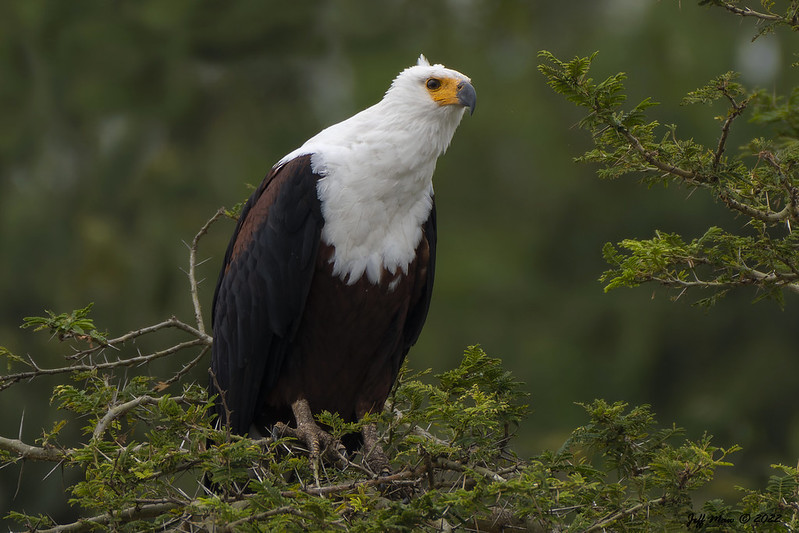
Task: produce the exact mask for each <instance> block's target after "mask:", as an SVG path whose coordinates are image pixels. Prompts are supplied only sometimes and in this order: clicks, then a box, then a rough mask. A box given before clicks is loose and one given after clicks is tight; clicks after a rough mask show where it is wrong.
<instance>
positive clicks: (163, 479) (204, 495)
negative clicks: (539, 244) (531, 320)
mask: <svg viewBox="0 0 799 533" xmlns="http://www.w3.org/2000/svg"><path fill="white" fill-rule="evenodd" d="M176 323H180V321H178V320H177V319H174V318H173V319H170V320H167V321H165V322H163V323H161V324H159V325H157V326H159V327H148V328H141V329H140V330H137V331H136V332H131V334H133V333H137V332H144V333H142V334H147V333H148V332H153V331H157V330H158V329H160V328H161V327H172V326H170V325H169V324H171V325H174V324H176ZM26 324H35V325H36V327H37V328H39V329H43V330H46V331H50V332H52V333H54V334H55V335H56V336H57V337H58V338H60V339H62V340H63V342H68V343H71V344H72V347H73V350H70V352H69V355H68V356H66V359H67V361H66V363H67V364H65V366H64V367H62V368H60V369H58V370H60V371H61V372H59V373H60V374H62V375H63V378H64V379H63V382H62V383H60V384H58V385H56V386H55V388H54V390H53V394H52V398H51V402H52V404H53V405H54V406H55V407H56V408H58V409H59V410H61V411H65V412H71V413H74V414H75V415H77V417H71V418H70V417H68V416H65V418H64V420H62V421H60V422H58V423H56V424H55V425H54V426H53V427H52V428H51V429H49V430H44V431H43V432H42V437H41V439H39V441H37V442H36V443H35V444H29V443H24V442H22V441H20V440H17V439H12V438H8V437H5V436H3V437H0V462H1V463H2V465H3V466H5V467H9V466H11V465H15V464H18V465H20V466H21V465H22V463H24V462H25V461H44V462H50V463H53V464H54V465H55V464H59V465H62V468H64V469H78V470H79V471H80V472H81V473H82V479H80V480H79V481H77V482H75V483H74V484H72V485H71V486H69V487H67V491H66V496H65V497H66V498H68V499H69V503H70V505H71V506H72V507H73V508H74V509H75V511H76V513H77V514H78V515H79V516H80V517H81V518H79V519H76V520H75V521H73V522H70V523H62V524H55V523H53V521H52V520H51V519H50V518H49V517H48V516H47V515H46V514H39V515H29V514H25V513H24V512H22V511H21V510H11V511H10V512H9V513H8V515H7V516H6V518H7V519H12V520H14V521H15V522H16V523H17V524H18V525H19V526H21V527H23V528H25V529H27V530H28V531H40V532H44V531H53V532H55V531H90V530H103V531H163V530H176V531H177V530H180V531H265V530H281V531H321V530H325V531H329V530H347V531H349V530H352V531H387V530H392V531H410V530H428V531H441V530H450V529H456V530H475V531H501V530H503V528H513V530H526V531H566V530H570V531H659V530H663V529H675V528H676V529H679V528H682V527H685V526H686V525H687V524H688V523H689V521H690V519H691V517H692V516H698V515H697V513H700V512H701V513H711V514H712V513H715V514H713V516H723V517H725V519H727V520H730V521H736V522H735V523H736V524H738V525H740V528H741V529H740V530H742V531H750V530H752V529H751V528H750V529H747V527H748V526H745V525H741V523H742V522H740V521H741V520H742V518H741V517H745V516H773V517H778V522H776V523H766V524H758V527H757V528H756V529H754V530H756V531H784V530H786V528H787V529H789V530H792V529H796V528H797V527H799V495H797V489H798V488H799V472H797V469H796V468H792V467H788V466H784V465H776V466H775V469H776V473H775V474H774V475H772V476H771V478H770V481H769V483H768V485H767V487H766V488H765V490H761V491H745V492H744V495H743V497H742V498H741V500H740V501H738V502H734V503H732V504H728V503H725V502H723V501H721V500H711V501H708V502H705V503H704V504H699V505H698V506H697V507H698V508H696V509H695V506H696V504H695V503H694V502H693V501H692V496H693V495H694V494H695V492H696V490H697V489H699V488H702V487H706V486H707V485H708V484H709V483H710V482H711V481H712V480H713V478H714V475H715V472H716V470H717V469H718V468H720V467H731V466H732V464H731V463H730V462H729V457H728V456H729V455H730V454H732V453H733V452H735V451H737V450H738V447H737V446H730V447H727V448H723V447H719V446H717V445H715V444H713V443H712V439H711V438H710V437H709V436H707V435H704V436H702V437H700V438H699V439H685V438H684V435H683V432H682V430H680V429H679V428H677V427H675V426H672V427H665V428H660V427H658V425H657V422H656V420H655V416H654V414H653V413H652V412H651V410H650V409H649V408H648V407H647V406H639V407H634V408H630V407H629V406H627V405H626V404H624V403H622V402H618V403H612V404H611V403H608V402H606V401H604V400H596V401H594V402H591V403H590V404H585V405H582V408H583V409H584V410H585V413H586V422H585V424H584V425H582V426H580V427H578V428H576V429H575V430H574V431H573V432H572V434H571V436H570V437H569V438H568V439H567V440H566V441H565V442H564V443H563V445H562V446H561V447H560V449H558V450H548V451H543V452H542V453H541V454H539V455H538V456H535V457H531V458H526V459H523V458H520V457H517V456H516V455H515V454H514V453H513V439H514V428H516V427H517V426H518V425H519V424H520V423H522V421H523V420H524V418H525V417H526V416H527V415H528V414H529V411H528V406H527V404H526V402H527V400H528V398H527V396H526V394H524V393H523V392H522V390H521V387H520V385H521V384H520V383H517V382H516V381H515V380H514V378H513V376H512V375H511V374H510V373H509V372H508V371H506V370H505V369H504V368H503V367H502V364H501V362H500V361H499V360H498V359H495V358H492V357H490V356H488V355H487V354H486V353H485V352H484V351H483V350H482V349H481V348H480V347H478V346H472V347H469V348H468V349H467V350H466V351H465V352H464V355H463V358H462V361H461V363H460V365H459V366H458V367H457V368H455V369H452V370H450V371H447V372H444V373H443V374H440V375H436V376H430V375H429V372H427V371H426V372H416V373H414V372H412V371H410V370H409V369H407V368H405V369H403V372H402V375H401V377H400V379H399V382H398V385H397V386H396V387H395V389H394V390H393V392H392V395H391V396H390V398H389V401H388V402H387V406H386V409H385V410H384V411H383V412H381V413H378V414H375V415H372V416H370V417H369V418H368V420H366V421H361V422H360V423H358V424H346V423H344V422H342V421H341V419H340V418H338V417H337V416H336V415H334V414H331V413H322V414H321V415H320V416H319V420H320V422H323V423H325V424H327V425H328V426H329V427H330V428H331V433H332V434H333V435H334V436H337V437H339V436H341V435H342V434H344V433H346V432H349V431H353V430H357V429H358V428H359V426H360V425H361V424H362V423H364V422H376V423H377V424H378V427H379V428H380V434H381V437H382V439H383V443H384V448H385V450H386V452H387V454H388V456H389V457H390V458H391V462H392V467H393V472H394V473H393V474H391V475H388V476H375V475H374V474H372V473H371V472H370V471H369V470H368V467H367V466H366V464H365V462H364V461H363V460H362V457H361V456H360V453H358V454H356V455H355V456H354V457H350V458H349V459H348V461H347V463H346V464H338V465H332V464H327V463H323V464H322V468H321V470H320V471H319V472H316V473H315V469H314V468H313V465H312V464H311V462H310V460H309V457H308V454H307V452H306V451H305V450H304V449H303V448H302V447H301V446H300V445H299V444H298V443H296V442H293V441H291V440H290V439H285V438H275V437H274V436H268V437H265V438H261V439H258V440H253V439H250V438H245V437H239V436H236V435H231V434H230V433H228V432H227V431H225V430H224V429H219V428H218V427H216V425H215V424H214V422H213V420H212V419H211V417H209V416H208V398H207V396H206V390H205V388H204V387H201V386H198V385H197V384H196V383H192V382H184V380H185V375H186V373H185V368H186V366H185V365H184V366H183V368H181V370H180V371H178V372H176V373H175V374H174V375H172V376H170V377H168V379H166V377H165V376H161V377H159V376H155V375H146V374H141V375H137V376H135V377H130V375H129V370H128V366H129V365H128V364H126V363H127V362H130V361H133V362H134V363H133V364H138V363H140V358H142V357H148V356H150V355H152V354H139V353H138V352H136V351H135V349H132V347H131V346H129V345H127V344H126V343H125V342H124V341H121V342H120V341H118V340H117V339H110V338H109V337H108V336H107V334H105V333H101V332H100V330H99V329H98V328H97V327H95V325H94V322H93V320H92V319H91V318H90V317H89V316H88V308H84V309H79V310H77V311H74V312H72V313H63V314H55V313H48V316H47V317H38V318H32V319H27V320H26ZM164 324H167V325H164ZM180 324H182V325H181V326H177V327H179V329H181V330H183V331H185V332H187V333H188V334H191V335H194V336H196V337H197V338H198V339H205V337H203V336H202V334H201V332H199V331H197V330H194V329H193V328H191V327H190V326H188V325H186V324H183V323H180ZM131 334H127V335H123V336H122V337H119V338H122V339H129V338H131V337H130V335H131ZM134 337H135V335H134ZM119 338H118V339H119ZM100 339H103V340H100ZM178 345H179V346H182V347H181V348H179V349H177V350H174V351H171V352H170V349H171V348H172V347H167V348H164V349H163V350H158V351H156V352H153V353H155V354H160V353H164V352H170V354H169V355H168V357H181V356H183V357H185V356H186V354H187V353H188V354H189V355H192V354H193V353H194V352H199V355H200V358H199V359H198V358H197V356H195V357H194V359H193V360H192V361H202V356H203V355H204V353H205V351H206V348H207V344H202V345H201V347H198V346H194V345H189V346H187V345H186V343H185V342H184V343H178ZM111 349H116V351H117V359H116V360H115V361H107V358H108V357H107V354H106V355H105V356H103V357H100V354H101V353H103V352H105V351H109V350H111ZM131 351H132V352H133V353H134V355H127V354H128V352H131ZM3 354H4V355H5V357H6V359H7V362H8V365H9V366H8V372H7V373H6V374H5V375H3V376H0V380H2V381H3V383H5V384H7V385H8V386H26V385H27V381H29V380H33V379H36V378H38V377H40V376H41V375H47V373H49V370H48V369H44V368H41V367H40V366H39V365H36V364H35V363H33V361H32V360H30V361H28V362H26V361H25V360H24V359H22V358H20V357H17V356H14V355H13V354H12V353H11V351H10V350H7V349H6V350H4V351H3ZM76 354H78V355H77V356H76ZM101 360H102V361H103V362H100V361H101ZM109 362H116V363H117V364H116V365H115V366H110V367H109V366H103V365H107V364H108V363H109ZM190 364H195V363H190ZM19 365H27V366H28V367H29V368H28V369H25V370H21V371H18V370H17V369H16V367H18V366H19ZM87 366H88V367H94V368H90V369H88V370H87V369H86V367H87ZM50 370H52V369H50ZM26 372H27V374H25V380H27V381H23V380H21V379H18V376H19V375H20V374H21V373H26ZM31 373H33V374H31ZM67 377H68V379H67ZM75 423H79V424H81V425H82V426H81V428H80V435H81V436H80V437H79V438H77V439H67V438H65V437H63V435H64V434H65V433H64V432H63V430H64V428H65V427H66V426H67V425H69V424H75ZM317 475H318V476H319V477H318V478H317V477H316V476H317ZM203 476H208V479H209V480H210V481H211V482H212V483H213V486H214V490H213V491H210V490H207V489H206V488H205V487H204V485H203V483H202V479H203ZM692 513H693V514H692ZM725 527H727V526H725ZM730 527H732V529H735V526H730ZM730 527H727V529H728V530H729V528H730ZM709 530H712V529H709Z"/></svg>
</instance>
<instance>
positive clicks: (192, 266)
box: [0, 208, 226, 391]
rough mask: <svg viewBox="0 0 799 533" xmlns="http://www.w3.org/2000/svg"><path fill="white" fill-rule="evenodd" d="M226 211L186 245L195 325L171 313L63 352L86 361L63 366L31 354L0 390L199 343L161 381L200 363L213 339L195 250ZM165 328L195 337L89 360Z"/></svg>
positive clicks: (1, 381)
mask: <svg viewBox="0 0 799 533" xmlns="http://www.w3.org/2000/svg"><path fill="white" fill-rule="evenodd" d="M225 214H226V210H225V209H224V208H221V209H219V210H218V211H217V212H216V213H214V215H213V216H212V217H211V218H209V219H208V220H207V221H206V222H205V224H204V225H203V227H202V228H201V229H200V231H198V232H197V234H196V235H195V236H194V238H193V239H192V242H191V245H189V246H188V248H189V270H188V277H189V284H190V292H191V298H192V304H193V307H194V319H195V324H196V325H195V326H192V325H189V324H187V323H186V322H183V321H182V320H179V319H178V318H177V317H174V316H173V317H171V318H169V319H167V320H164V321H163V322H159V323H157V324H153V325H151V326H146V327H143V328H139V329H136V330H133V331H130V332H128V333H125V334H124V335H120V336H119V337H116V338H114V339H109V340H108V341H107V342H104V343H100V344H95V345H92V346H90V347H89V348H86V349H83V350H80V351H77V352H75V353H72V354H69V355H66V356H64V358H65V359H67V360H73V361H85V362H82V363H76V364H71V365H68V366H64V367H58V368H42V367H40V366H39V365H38V364H37V363H36V362H35V360H34V359H33V358H32V357H28V364H29V366H31V367H32V368H33V370H29V371H25V372H16V373H12V374H5V375H0V391H2V390H3V389H6V388H8V387H10V386H11V385H13V384H14V383H17V382H19V381H23V380H30V379H34V378H38V377H41V376H47V375H56V374H67V373H74V372H84V371H89V370H108V369H113V368H118V367H135V366H139V365H143V364H147V363H149V362H151V361H155V360H156V359H160V358H162V357H166V356H169V355H172V354H174V353H177V352H180V351H182V350H185V349H187V348H193V347H195V346H201V347H202V350H201V351H200V353H199V355H197V357H195V358H194V359H193V360H192V361H191V362H189V363H187V364H186V365H184V367H183V368H182V369H181V370H180V371H179V372H178V373H177V374H176V375H175V376H173V377H172V378H171V379H170V380H168V381H166V382H164V383H163V384H164V385H169V384H171V383H174V382H175V381H177V379H179V378H180V376H182V375H184V374H185V373H186V372H188V370H190V369H191V368H192V367H193V366H194V365H196V364H197V363H199V361H200V359H201V358H202V356H203V355H204V354H205V353H206V352H207V351H208V348H209V347H210V346H211V343H212V341H213V338H212V337H211V335H209V334H208V333H206V331H205V326H204V320H203V314H202V307H201V305H200V299H199V290H198V282H197V278H196V268H197V249H198V246H199V243H200V239H201V238H202V237H203V236H204V235H205V234H206V233H207V232H208V229H209V228H210V227H211V225H212V224H213V223H214V222H216V221H217V220H219V219H220V218H222V217H223V216H225ZM165 329H178V330H181V331H184V332H186V333H188V334H189V335H191V336H192V337H195V338H194V339H193V340H189V341H184V342H181V343H178V344H176V345H174V346H171V347H169V348H166V349H163V350H158V351H154V352H151V353H148V354H138V355H136V356H133V357H127V358H123V357H119V358H117V359H115V360H113V361H108V360H106V361H104V362H94V361H92V360H91V356H96V355H98V354H100V353H103V352H105V350H107V349H108V348H112V349H114V350H120V349H121V346H122V345H124V344H125V343H126V342H129V341H133V340H136V339H138V338H140V337H143V336H145V335H148V334H151V333H154V332H157V331H161V330H165ZM87 357H89V358H90V359H89V360H88V361H86V358H87Z"/></svg>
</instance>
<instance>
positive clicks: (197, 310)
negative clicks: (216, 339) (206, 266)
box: [188, 207, 225, 335]
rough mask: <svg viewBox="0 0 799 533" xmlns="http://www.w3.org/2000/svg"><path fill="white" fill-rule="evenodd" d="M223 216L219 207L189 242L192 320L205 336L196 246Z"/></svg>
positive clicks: (222, 209) (223, 210) (222, 208)
mask: <svg viewBox="0 0 799 533" xmlns="http://www.w3.org/2000/svg"><path fill="white" fill-rule="evenodd" d="M223 216H225V208H224V207H221V208H219V210H218V211H217V212H216V213H214V215H213V216H212V217H211V218H209V219H208V221H207V222H206V223H205V224H204V225H203V227H202V228H200V231H198V232H197V234H196V235H195V236H194V239H192V241H191V246H189V272H188V276H189V285H190V286H191V301H192V304H193V305H194V320H195V322H196V323H197V329H198V330H199V331H200V333H202V334H203V335H205V324H204V323H203V314H202V307H201V306H200V296H199V291H198V283H197V276H196V268H197V246H198V244H199V242H200V239H201V238H202V237H203V235H205V234H206V233H208V229H209V228H210V227H211V225H212V224H213V223H214V222H216V221H217V220H219V219H220V218H222V217H223Z"/></svg>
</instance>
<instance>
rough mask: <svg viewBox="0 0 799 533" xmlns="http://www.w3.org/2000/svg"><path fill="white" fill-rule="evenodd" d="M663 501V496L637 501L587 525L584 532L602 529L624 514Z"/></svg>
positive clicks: (588, 532)
mask: <svg viewBox="0 0 799 533" xmlns="http://www.w3.org/2000/svg"><path fill="white" fill-rule="evenodd" d="M665 502H666V497H665V496H661V497H660V498H655V499H654V500H649V501H646V502H641V503H639V504H637V505H633V506H632V507H628V508H627V509H622V510H621V511H619V512H617V513H613V514H612V515H610V516H608V517H607V518H603V519H602V520H600V521H599V522H597V523H596V524H594V525H593V526H591V527H589V528H588V529H586V530H585V531H586V533H590V532H591V531H602V530H604V529H605V528H606V527H607V526H609V525H610V524H612V523H613V522H615V521H616V520H618V519H619V518H623V517H625V516H628V515H631V514H634V513H637V512H638V511H640V510H641V509H643V508H644V507H651V506H653V505H662V504H664V503H665Z"/></svg>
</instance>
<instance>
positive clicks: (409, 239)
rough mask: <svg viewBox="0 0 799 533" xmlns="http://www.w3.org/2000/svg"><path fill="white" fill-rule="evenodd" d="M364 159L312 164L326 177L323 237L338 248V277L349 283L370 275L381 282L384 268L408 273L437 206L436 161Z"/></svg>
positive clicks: (321, 191)
mask: <svg viewBox="0 0 799 533" xmlns="http://www.w3.org/2000/svg"><path fill="white" fill-rule="evenodd" d="M359 159H361V158H358V157H354V156H353V154H352V153H349V154H347V157H344V158H338V157H336V154H325V155H319V154H314V155H313V156H312V158H311V163H312V166H313V167H314V172H316V173H317V174H319V175H321V176H322V178H320V179H319V182H318V185H317V193H318V195H319V200H320V202H321V206H322V216H323V217H324V219H325V224H324V227H323V228H322V239H323V241H324V242H325V243H326V244H328V245H332V246H333V247H334V256H333V258H332V262H333V273H334V275H338V276H340V277H341V278H342V279H344V280H345V281H347V282H348V283H355V282H356V281H357V280H358V279H360V278H361V276H363V275H366V277H367V279H368V280H369V281H370V282H372V283H377V282H378V281H380V275H381V272H382V271H383V269H385V270H387V271H388V272H391V273H395V272H397V270H398V269H399V270H402V271H403V272H407V268H408V265H409V264H410V263H411V262H412V261H413V260H414V257H415V255H416V248H417V246H418V245H419V242H420V241H421V239H422V225H423V224H424V223H425V221H426V220H427V218H428V217H429V216H430V210H431V209H432V205H433V198H432V195H433V187H432V176H433V170H434V168H435V159H432V160H430V161H425V162H422V163H420V162H419V161H418V160H417V161H416V164H415V165H410V164H409V162H408V161H400V160H398V161H394V162H392V164H389V165H386V161H370V160H368V159H361V161H358V160H359ZM341 161H346V163H341ZM386 169H392V170H391V171H387V170H386Z"/></svg>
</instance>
